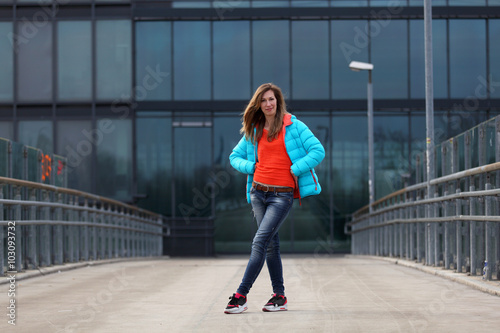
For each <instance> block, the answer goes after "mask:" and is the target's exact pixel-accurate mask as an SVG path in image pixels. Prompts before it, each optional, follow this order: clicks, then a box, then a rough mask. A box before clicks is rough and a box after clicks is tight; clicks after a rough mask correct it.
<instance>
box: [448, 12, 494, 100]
mask: <svg viewBox="0 0 500 333" xmlns="http://www.w3.org/2000/svg"><path fill="white" fill-rule="evenodd" d="M449 22H450V95H451V96H450V97H451V98H465V97H467V96H474V93H475V89H476V87H477V86H478V84H479V83H480V81H479V77H481V76H482V77H483V78H485V77H486V24H485V20H450V21H449Z"/></svg>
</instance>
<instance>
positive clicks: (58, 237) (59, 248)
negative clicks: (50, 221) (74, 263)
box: [52, 193, 64, 265]
mask: <svg viewBox="0 0 500 333" xmlns="http://www.w3.org/2000/svg"><path fill="white" fill-rule="evenodd" d="M55 195H57V196H58V200H57V202H58V203H59V204H62V203H63V200H62V199H63V194H62V193H58V194H55ZM55 211H56V212H55V215H56V219H57V220H58V221H61V220H62V219H63V210H62V208H61V207H58V208H56V209H55ZM62 228H63V226H62V225H54V226H53V227H52V230H53V234H54V251H53V255H54V259H53V261H54V264H56V265H61V264H62V263H63V260H64V259H63V258H64V255H63V252H64V251H63V246H64V241H63V232H62Z"/></svg>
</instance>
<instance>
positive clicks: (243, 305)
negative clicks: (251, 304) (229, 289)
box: [224, 293, 248, 314]
mask: <svg viewBox="0 0 500 333" xmlns="http://www.w3.org/2000/svg"><path fill="white" fill-rule="evenodd" d="M229 299H230V301H229V303H228V304H227V306H226V309H225V310H224V313H229V314H233V313H242V312H243V311H245V310H247V309H248V307H247V298H246V297H245V296H243V295H241V294H238V293H236V294H233V296H230V297H229Z"/></svg>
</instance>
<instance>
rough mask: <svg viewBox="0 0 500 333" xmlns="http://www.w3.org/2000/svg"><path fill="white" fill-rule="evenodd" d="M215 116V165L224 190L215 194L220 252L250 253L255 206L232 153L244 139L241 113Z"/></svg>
mask: <svg viewBox="0 0 500 333" xmlns="http://www.w3.org/2000/svg"><path fill="white" fill-rule="evenodd" d="M236 114H237V112H235V116H224V117H216V118H214V169H215V174H216V179H217V180H218V181H219V187H220V192H219V194H218V195H217V196H216V198H215V210H216V217H217V218H216V220H215V249H216V252H217V253H248V252H250V244H251V241H252V238H253V236H254V233H255V231H256V230H257V224H256V222H255V219H254V218H253V213H252V206H251V205H250V204H249V203H247V199H246V181H247V175H245V174H242V173H240V172H238V171H236V170H235V169H234V168H233V167H232V166H231V164H230V163H229V155H230V154H231V152H232V151H233V148H234V147H235V146H236V144H237V143H238V142H239V140H240V139H241V134H240V133H239V129H240V128H241V119H240V117H239V116H236Z"/></svg>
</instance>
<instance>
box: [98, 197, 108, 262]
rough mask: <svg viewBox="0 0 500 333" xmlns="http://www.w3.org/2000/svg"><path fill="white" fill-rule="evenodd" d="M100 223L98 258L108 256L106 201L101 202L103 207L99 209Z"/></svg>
mask: <svg viewBox="0 0 500 333" xmlns="http://www.w3.org/2000/svg"><path fill="white" fill-rule="evenodd" d="M97 220H98V221H99V223H98V224H97V226H98V228H99V230H98V235H99V237H98V247H97V248H98V256H97V257H98V259H104V258H106V251H105V250H106V229H105V228H103V225H105V224H106V212H105V208H104V203H102V202H101V208H100V209H99V215H98V216H97Z"/></svg>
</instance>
